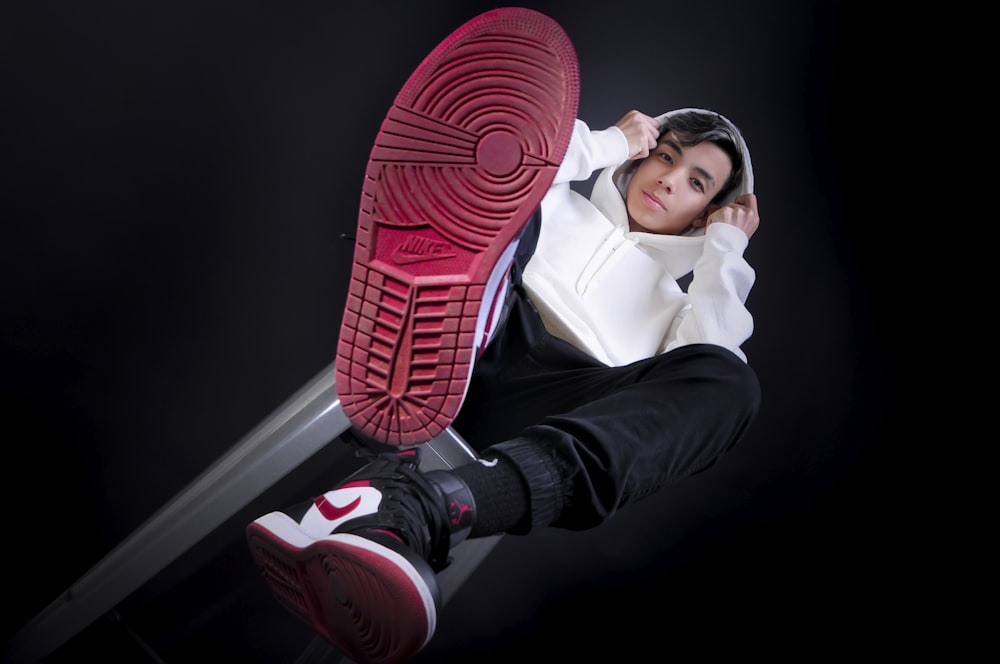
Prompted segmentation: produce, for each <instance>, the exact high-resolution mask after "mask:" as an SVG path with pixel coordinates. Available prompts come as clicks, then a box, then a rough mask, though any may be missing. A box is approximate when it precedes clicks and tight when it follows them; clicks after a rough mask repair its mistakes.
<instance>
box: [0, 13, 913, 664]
mask: <svg viewBox="0 0 1000 664" xmlns="http://www.w3.org/2000/svg"><path fill="white" fill-rule="evenodd" d="M521 4H523V5H524V6H529V7H533V8H536V9H539V10H541V11H544V12H546V13H548V14H549V15H551V16H552V17H553V18H555V19H556V20H558V21H559V22H560V23H561V24H562V25H563V26H564V28H565V29H566V30H567V32H568V33H569V35H570V37H571V39H572V40H573V41H574V43H575V44H576V47H577V51H578V55H579V60H580V66H581V80H582V93H581V99H580V116H581V117H582V118H584V119H585V120H587V121H588V122H589V123H590V124H591V125H592V126H595V127H602V126H608V125H610V124H612V123H614V122H615V121H616V120H617V119H618V118H619V117H620V116H621V115H623V114H624V113H625V112H626V111H628V110H629V109H632V108H637V109H640V110H643V111H645V112H647V113H650V114H654V115H655V114H658V113H660V112H663V111H665V110H668V109H672V108H678V107H683V106H701V107H708V108H713V109H716V110H718V111H720V112H722V113H724V114H725V115H727V116H728V117H730V118H731V119H732V120H734V121H735V122H736V123H737V124H738V125H740V127H741V128H742V129H743V130H744V133H745V134H746V136H747V138H748V141H749V143H750V147H751V150H752V153H753V161H754V168H755V171H756V181H757V187H756V192H757V194H758V196H759V201H760V209H761V214H762V224H761V227H760V230H759V231H758V233H757V234H756V235H755V236H754V238H753V241H752V243H751V246H750V249H749V251H748V253H747V256H748V258H749V260H750V261H751V263H752V264H753V265H754V266H755V268H756V269H757V275H758V277H757V283H756V285H755V286H754V289H753V291H752V293H751V295H750V299H749V306H750V308H751V310H752V311H753V313H754V314H755V319H756V331H755V334H754V336H753V338H752V339H751V340H750V341H749V342H748V343H747V344H746V346H745V349H746V351H747V353H748V355H749V358H750V363H751V365H752V366H754V367H755V368H756V370H757V371H758V373H759V375H760V379H761V383H762V386H763V395H764V406H763V411H762V413H761V416H760V419H759V420H758V422H757V424H756V426H755V427H754V429H753V430H752V431H751V432H750V434H749V436H748V437H747V438H746V439H745V440H744V442H743V443H742V445H741V446H739V447H738V448H737V449H736V450H735V451H734V452H733V453H732V454H731V455H730V456H728V457H727V458H725V459H724V460H723V461H721V462H720V463H719V464H718V465H717V466H716V467H715V468H713V469H712V470H711V471H710V472H708V473H705V474H704V475H701V476H698V477H695V478H692V479H690V480H687V481H685V482H682V483H680V484H679V485H677V486H676V487H674V488H672V489H671V490H668V491H664V492H663V493H662V494H660V495H658V496H656V497H654V498H651V499H649V500H648V501H646V502H645V503H641V504H638V505H635V506H633V507H630V508H629V509H627V510H625V511H623V512H622V513H621V514H620V516H619V518H617V519H616V520H614V521H613V522H612V523H610V524H608V525H607V526H606V527H604V528H601V529H598V530H595V531H591V532H587V533H564V532H558V531H545V532H539V533H536V534H533V535H531V536H529V537H524V538H515V537H507V538H505V539H504V540H503V541H502V542H501V544H500V545H499V547H498V548H497V550H496V551H495V552H494V553H493V554H492V555H491V556H490V557H489V558H488V559H487V560H486V562H485V563H484V564H483V566H482V567H481V568H480V570H479V571H478V572H477V574H476V575H475V577H474V578H473V579H471V580H470V581H469V582H468V583H467V584H466V586H465V587H464V588H463V589H462V591H461V592H460V594H459V595H458V596H457V597H456V598H455V600H454V601H453V602H452V603H451V604H449V606H448V607H447V608H446V609H445V610H444V612H443V613H442V615H441V619H440V625H439V629H438V634H437V636H436V637H435V640H434V641H433V642H432V643H431V645H430V646H429V648H428V650H427V652H426V653H425V654H424V655H422V658H423V659H424V660H425V661H444V660H445V659H446V654H450V655H453V656H455V657H463V658H464V657H472V656H476V657H478V658H479V660H478V661H485V658H486V657H487V654H488V653H489V654H492V655H495V656H497V658H498V659H503V658H505V657H508V656H514V655H525V656H527V655H526V654H530V653H536V654H537V653H548V652H558V651H557V650H552V649H561V652H562V654H563V655H569V656H572V655H579V656H581V657H583V656H598V657H605V658H611V659H612V660H613V661H630V660H633V659H639V658H640V653H648V652H659V653H662V655H663V657H662V659H664V660H665V659H667V658H668V657H670V656H671V654H672V653H675V652H678V651H679V650H680V649H683V648H692V647H694V646H695V645H696V644H699V643H705V644H706V645H710V646H711V647H710V648H709V652H711V649H712V648H721V647H723V646H733V647H739V649H740V650H741V651H742V652H744V653H756V654H758V655H767V654H775V653H778V652H788V653H790V654H791V653H795V652H797V649H798V648H801V647H802V646H798V645H794V644H795V643H801V638H802V637H804V636H806V637H809V638H808V643H810V644H811V646H810V647H815V648H822V649H830V648H837V647H844V648H845V649H850V648H851V647H852V646H853V645H854V644H855V642H856V641H855V640H856V639H862V638H868V637H870V636H871V635H872V634H875V633H877V632H878V631H879V630H880V629H881V627H879V624H880V622H881V616H882V614H883V612H884V610H885V606H886V604H887V603H888V602H890V601H896V600H898V599H899V597H898V595H897V594H896V592H897V591H896V588H895V585H894V579H895V573H894V572H893V567H892V565H891V561H890V560H889V554H888V549H887V548H886V545H887V544H888V543H889V542H890V541H891V535H890V529H889V528H887V526H886V523H887V522H889V521H891V519H887V518H886V514H887V512H888V510H889V506H888V505H887V504H886V502H885V501H884V500H883V496H884V495H885V493H886V492H885V491H884V490H883V489H882V486H883V485H882V480H881V479H880V475H879V473H880V472H881V471H882V470H883V467H884V464H883V463H882V462H883V461H884V460H885V448H884V442H885V440H886V438H887V436H888V432H889V429H890V421H891V419H892V417H893V415H894V412H895V407H896V403H895V386H894V384H893V380H892V375H893V368H892V366H891V363H890V361H889V358H888V355H887V354H886V353H885V349H884V347H883V338H882V337H883V335H882V329H883V326H884V322H885V318H886V316H887V314H885V313H884V309H881V308H879V300H878V298H877V297H876V291H875V283H876V281H875V279H876V275H877V274H878V271H877V270H876V269H875V261H874V260H873V259H872V257H871V256H870V252H868V251H867V250H866V249H865V247H867V246H869V245H868V242H869V241H870V239H871V238H872V236H873V233H877V229H874V228H873V227H872V224H871V223H870V220H869V219H868V218H866V217H865V216H864V215H860V214H856V213H855V211H856V210H857V209H858V208H857V206H855V205H853V204H852V202H851V201H850V200H849V199H850V193H851V189H849V188H848V187H850V186H851V185H853V184H856V183H852V182H849V181H848V180H847V179H846V177H845V173H844V172H842V168H841V167H842V165H843V160H844V158H845V157H844V155H845V154H847V153H849V152H850V150H851V147H850V146H851V145H852V144H856V141H857V137H856V135H855V134H854V133H853V131H852V129H851V127H850V126H849V125H847V124H846V122H845V120H844V118H845V117H847V115H846V114H845V111H846V110H847V109H849V108H850V107H851V105H852V104H853V103H855V101H856V97H857V95H856V94H854V91H855V87H854V86H855V84H856V83H857V81H858V80H859V79H858V78H856V77H855V76H856V74H857V73H858V70H860V69H863V67H864V65H863V61H864V57H863V48H864V45H865V44H866V43H867V42H866V34H865V33H864V31H863V30H859V28H858V23H857V22H856V21H855V20H854V17H855V13H854V12H853V11H848V7H847V5H844V4H842V3H834V2H826V1H824V0H806V1H793V0H762V1H761V2H755V3H749V2H742V1H740V0H716V1H715V2H711V3H669V2H647V1H645V0H643V1H639V2H632V3H611V4H608V3H604V4H601V5H597V6H588V5H587V3H579V2H573V1H569V0H566V1H551V2H525V3H521ZM493 6H496V4H495V3H485V2H470V1H467V0H466V1H458V0H454V1H449V2H433V3H432V2H426V3H424V2H367V3H349V4H348V3H339V2H320V1H309V2H287V3H277V2H264V1H261V0H246V1H241V2H223V1H199V2H190V1H187V0H174V1H172V2H146V3H134V2H125V1H121V2H107V1H101V2H90V3H62V4H60V3H37V2H8V3H5V4H4V6H3V7H2V8H0V67H2V69H0V75H2V76H3V80H2V85H3V87H2V95H3V97H2V99H3V102H2V110H0V113H2V116H0V119H2V124H0V127H2V129H0V132H2V133H0V140H2V143H0V150H2V162H0V168H2V169H3V170H2V172H0V192H2V200H0V205H2V207H0V217H2V219H3V229H4V233H3V236H2V239H0V258H2V265H0V269H2V273H0V295H2V302H0V304H2V307H0V311H2V313H3V326H2V328H0V367H2V369H0V370H2V376H0V390H2V392H0V408H2V409H3V410H2V417H3V422H4V424H5V431H4V441H5V443H6V448H7V450H8V457H7V460H6V462H5V463H4V467H5V468H6V469H7V472H6V473H5V476H6V477H7V480H8V481H6V482H4V506H5V508H6V509H5V511H4V512H5V517H4V527H3V532H4V541H5V543H6V546H5V549H7V551H6V555H7V561H8V562H7V567H8V569H9V570H10V571H11V573H10V576H11V577H15V576H16V577H17V578H18V580H19V581H20V583H18V584H14V585H12V586H11V587H10V588H8V590H7V592H6V593H5V597H6V599H7V601H6V602H5V604H6V611H5V614H6V615H7V616H8V619H6V620H7V629H6V630H5V635H6V634H11V633H13V632H15V631H16V630H17V629H18V628H19V627H20V626H21V625H23V624H24V622H25V621H27V620H28V619H29V618H31V617H32V616H34V615H35V614H36V613H37V612H38V611H40V610H42V609H43V608H44V607H45V606H46V605H47V604H48V603H49V602H51V601H52V600H54V599H55V598H56V597H57V596H58V595H59V593H60V592H62V591H63V590H64V589H66V588H67V587H68V586H69V585H70V584H71V583H73V581H75V580H76V579H77V578H79V577H80V576H81V575H83V574H84V573H85V572H87V570H88V569H90V568H91V567H92V566H93V565H94V564H95V563H97V562H98V561H99V560H100V559H101V558H102V557H103V556H104V555H105V554H106V553H108V552H109V551H110V550H111V549H112V547H114V545H116V544H117V543H118V542H120V541H121V540H122V539H123V538H125V537H127V536H128V535H129V533H131V532H132V531H133V530H134V529H135V528H137V527H138V526H139V525H140V524H141V523H142V522H143V521H144V520H145V519H146V518H147V517H148V516H150V515H151V514H152V513H153V512H154V511H155V510H156V509H158V508H159V507H160V506H162V505H163V504H164V503H165V502H166V501H167V500H169V499H170V498H171V497H172V496H174V495H175V494H176V493H177V492H179V491H181V490H182V489H183V488H184V487H185V486H186V485H187V483H188V482H190V481H191V480H192V479H194V478H195V477H196V476H197V475H198V473H200V472H201V471H202V470H203V469H204V468H206V467H207V466H208V465H209V464H210V463H211V462H213V461H214V460H216V459H217V458H219V457H220V456H221V455H223V454H224V453H225V452H226V451H227V450H229V449H230V448H231V447H232V446H233V445H234V444H235V443H236V442H237V441H238V440H240V439H241V438H242V437H243V436H244V435H245V434H246V433H247V432H248V431H250V430H251V428H252V427H254V426H255V425H256V424H258V423H259V422H261V421H262V420H263V419H264V418H266V417H267V416H268V415H269V414H270V413H271V412H272V411H273V409H274V408H276V407H277V406H278V405H279V404H281V403H282V402H284V401H285V399H286V398H288V397H289V396H290V395H291V394H292V393H293V392H295V391H296V390H298V389H299V388H300V387H301V386H302V385H303V384H304V383H305V382H306V381H308V380H309V379H310V378H312V377H313V376H315V375H317V374H318V373H319V372H320V371H322V370H323V369H324V368H325V367H327V366H328V364H329V363H330V362H332V360H333V357H334V352H335V347H336V340H337V333H338V325H339V321H340V316H341V308H342V305H343V299H344V293H345V287H346V281H347V277H348V274H349V269H350V256H351V246H350V241H349V240H345V239H343V238H342V237H341V236H342V235H343V234H347V235H350V234H352V233H353V231H354V225H355V221H356V214H357V209H358V202H359V196H360V190H361V184H362V175H363V172H364V168H365V165H366V162H367V158H368V153H369V150H370V148H371V140H372V139H373V138H374V136H375V134H376V132H377V130H378V127H379V124H380V123H381V121H382V119H383V117H384V114H385V112H386V110H387V109H388V107H389V105H390V104H391V103H392V100H393V98H394V97H395V95H396V93H397V91H398V89H399V87H400V85H401V84H402V83H403V82H404V81H405V80H406V77H407V76H408V75H409V74H410V72H411V71H412V69H413V68H414V67H415V66H416V65H417V64H418V63H419V62H420V60H421V59H422V58H423V57H424V55H425V54H426V53H427V52H429V50H430V49H431V48H432V47H433V46H434V45H436V43H437V42H438V41H439V40H440V39H442V38H443V37H445V36H446V35H447V34H448V33H450V32H451V31H452V30H453V29H455V28H456V27H458V26H459V25H460V24H461V23H462V22H464V21H465V20H467V19H469V18H471V17H472V16H474V15H475V14H478V13H479V12H481V11H483V10H485V9H489V8H491V7H493ZM848 50H850V51H851V52H852V53H853V57H852V58H851V59H850V63H849V60H848V58H847V57H846V53H847V51H848ZM859 51H861V52H862V57H861V61H862V64H857V65H855V64H853V63H856V62H857V61H858V52H859ZM316 473H317V474H319V475H323V474H324V473H327V474H328V475H327V476H323V478H322V480H321V481H322V482H329V483H333V482H334V481H335V480H337V479H339V477H335V475H336V474H337V473H336V469H335V468H333V467H332V466H331V467H330V468H329V469H326V468H324V469H321V470H319V471H316ZM292 484H294V483H292ZM307 489H309V490H310V491H311V487H306V486H294V485H285V486H283V487H282V488H281V490H280V491H279V492H278V493H276V494H272V495H270V496H268V499H269V500H271V501H274V502H275V503H276V501H278V500H286V499H289V500H290V499H295V500H298V499H299V498H304V497H307ZM309 495H311V494H309ZM282 505H283V503H277V504H272V503H268V504H265V503H264V502H263V501H262V502H261V503H260V504H257V505H255V506H253V507H254V508H256V509H258V510H259V511H260V512H263V511H268V510H270V509H273V508H277V507H281V506H282ZM255 515H256V513H247V514H243V515H241V516H242V517H246V518H247V519H252V518H253V516H255ZM242 523H243V522H239V523H235V522H234V523H232V524H229V525H228V526H227V529H224V532H221V533H220V534H218V535H217V539H218V542H217V543H216V544H215V546H214V547H211V548H209V549H208V550H207V553H206V554H205V556H204V560H200V561H198V562H196V563H192V564H191V565H190V567H189V568H187V570H186V573H185V574H179V575H178V577H180V579H181V580H179V581H177V580H174V581H171V582H170V583H167V582H163V583H161V584H159V586H158V587H157V588H155V589H145V590H144V592H143V593H140V597H138V598H132V599H131V600H130V601H131V604H128V603H126V605H125V606H124V607H122V608H121V611H122V615H123V616H124V619H125V620H126V622H127V623H128V624H129V625H130V627H129V628H130V629H134V630H135V632H137V633H138V634H139V635H140V637H141V638H142V639H144V641H145V642H146V643H147V644H149V646H150V648H151V649H152V650H155V651H156V652H158V653H159V656H161V657H163V658H164V659H165V660H166V661H170V660H171V659H175V660H177V661H193V659H192V658H193V655H192V654H191V653H202V654H203V655H207V654H215V655H217V656H218V657H219V658H222V659H227V660H232V661H261V662H277V661H295V658H296V657H297V656H299V654H300V653H301V652H302V650H303V648H304V647H305V644H307V643H308V642H309V633H308V632H307V631H306V630H305V629H304V628H301V626H299V625H298V624H297V623H294V621H292V619H291V618H290V617H288V616H287V615H286V614H284V613H283V612H281V611H280V610H278V609H276V608H275V607H274V606H273V605H272V603H271V600H270V598H269V597H267V596H265V594H264V592H263V588H262V587H261V584H260V581H259V579H257V578H256V576H255V573H254V571H253V570H252V568H251V566H250V561H249V555H248V554H247V553H246V551H245V549H244V548H243V546H242V543H241V542H239V541H238V540H239V537H240V536H241V535H240V532H241V528H242ZM873 569H874V570H878V573H877V580H876V581H873V580H872V578H871V576H870V575H871V572H872V570H873ZM198 570H202V571H200V572H199V571H198ZM187 574H190V575H192V577H191V578H190V579H189V578H188V576H187ZM175 581H176V584H177V585H176V586H175V585H174V582H175ZM793 635H797V638H798V639H799V640H798V641H796V640H795V639H792V638H791V637H792V636H793ZM97 638H98V637H96V636H95V637H93V639H94V640H95V641H94V642H93V643H91V642H90V641H87V640H86V639H83V640H81V641H80V642H79V643H76V642H74V643H72V644H70V646H68V647H67V648H68V653H69V654H66V655H64V657H65V659H67V660H71V659H72V658H73V657H74V656H75V655H76V653H77V652H91V653H96V652H105V653H106V652H108V649H109V648H110V647H111V646H108V645H107V644H103V645H101V646H97V645H96V643H97V641H96V639H97ZM113 640H114V639H113V638H112V642H113ZM63 652H67V650H65V649H64V651H63ZM145 656H149V653H148V652H147V653H144V655H143V656H142V657H138V661H142V658H143V657H145ZM658 659H659V658H657V660H658Z"/></svg>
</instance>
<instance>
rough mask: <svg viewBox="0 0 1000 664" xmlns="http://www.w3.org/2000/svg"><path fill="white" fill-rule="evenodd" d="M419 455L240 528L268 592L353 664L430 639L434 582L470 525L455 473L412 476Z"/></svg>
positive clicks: (386, 463)
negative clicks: (286, 510)
mask: <svg viewBox="0 0 1000 664" xmlns="http://www.w3.org/2000/svg"><path fill="white" fill-rule="evenodd" d="M419 463H420V450H419V449H409V450H403V451H401V452H399V453H391V454H390V453H386V454H382V455H380V456H378V457H377V458H376V459H375V460H374V461H372V462H371V463H369V464H368V465H366V466H364V467H363V468H361V470H359V471H358V472H357V473H355V474H354V475H352V476H351V477H350V478H348V480H347V481H345V482H344V483H343V484H341V485H340V486H339V487H338V488H336V489H334V490H332V491H328V492H326V493H325V494H323V495H322V496H319V497H317V498H315V499H314V500H313V501H311V502H309V503H306V504H303V505H301V506H299V507H298V508H296V509H295V510H290V511H288V512H283V511H278V512H271V513H270V514H265V515H264V516H262V517H260V518H258V519H257V520H255V521H254V522H253V523H251V524H250V525H249V526H247V531H246V534H247V541H248V543H249V546H250V552H251V555H252V556H253V559H254V562H255V563H256V565H257V567H258V569H259V570H260V572H261V573H262V574H263V576H264V580H265V582H266V584H267V587H268V588H269V590H270V591H271V594H272V595H273V596H274V597H275V598H276V599H277V600H278V602H279V603H280V604H281V605H282V606H283V607H284V608H285V609H286V610H287V611H289V612H290V613H291V614H292V615H294V616H295V617H296V618H298V619H299V620H300V621H302V622H303V623H305V624H306V625H308V626H309V627H311V628H312V629H313V630H314V631H315V632H317V633H318V634H320V635H321V636H322V637H324V638H325V639H326V640H327V641H329V642H330V643H331V644H332V645H334V646H335V647H336V648H337V649H338V650H339V651H340V652H341V653H342V654H343V655H345V656H347V657H348V658H350V659H351V660H353V661H354V662H357V663H358V664H374V663H376V662H377V663H382V664H386V663H390V662H403V661H406V660H407V659H409V658H410V657H412V656H413V655H414V654H416V653H417V652H419V651H420V650H421V649H422V648H423V647H424V646H425V645H426V644H427V642H428V641H429V640H430V638H431V637H432V636H433V634H434V629H435V627H436V624H437V612H438V609H439V608H440V604H441V594H440V590H439V588H438V584H437V580H436V577H435V573H436V572H438V571H440V570H442V569H444V568H445V567H447V565H448V564H449V562H450V559H449V557H448V553H449V550H450V548H451V547H452V546H454V545H455V544H457V543H459V542H460V541H461V540H463V539H465V537H466V536H467V535H468V533H469V530H470V529H471V528H472V524H473V522H474V519H475V504H474V502H473V499H472V495H471V493H470V492H469V490H468V487H467V486H466V485H465V483H464V482H462V481H461V480H460V479H458V478H457V477H456V476H455V475H453V474H452V473H449V472H447V471H443V470H433V471H429V472H427V473H422V472H421V471H419V470H418V466H419Z"/></svg>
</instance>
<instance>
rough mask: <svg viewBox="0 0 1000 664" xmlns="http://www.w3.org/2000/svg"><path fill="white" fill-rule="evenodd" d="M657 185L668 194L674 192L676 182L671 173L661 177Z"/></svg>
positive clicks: (657, 179) (657, 180)
mask: <svg viewBox="0 0 1000 664" xmlns="http://www.w3.org/2000/svg"><path fill="white" fill-rule="evenodd" d="M656 183H657V184H658V185H660V186H661V187H663V188H664V189H666V190H667V192H672V191H673V189H674V181H673V178H672V177H671V175H670V173H669V172H665V173H664V174H663V175H661V176H660V177H658V178H656Z"/></svg>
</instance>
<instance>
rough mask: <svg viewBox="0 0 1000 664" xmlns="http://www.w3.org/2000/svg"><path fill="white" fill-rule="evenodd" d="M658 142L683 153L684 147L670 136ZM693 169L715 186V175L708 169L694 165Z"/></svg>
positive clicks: (678, 152)
mask: <svg viewBox="0 0 1000 664" xmlns="http://www.w3.org/2000/svg"><path fill="white" fill-rule="evenodd" d="M660 144H661V145H666V146H669V147H671V148H673V149H674V151H676V152H677V154H679V155H682V156H683V155H684V148H682V147H681V144H680V143H678V142H677V141H675V140H674V139H672V138H664V139H663V140H661V141H660ZM694 170H695V172H697V173H700V174H701V176H702V177H703V178H705V179H706V180H708V181H709V183H710V185H711V186H715V177H714V176H713V175H712V174H711V173H709V172H708V171H706V170H705V169H704V168H702V167H701V166H695V167H694Z"/></svg>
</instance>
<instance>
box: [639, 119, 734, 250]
mask: <svg viewBox="0 0 1000 664" xmlns="http://www.w3.org/2000/svg"><path fill="white" fill-rule="evenodd" d="M731 170H732V162H731V161H730V159H729V155H727V154H726V153H725V152H723V150H722V148H720V147H719V146H718V145H715V144H714V143H708V142H705V143H699V144H698V145H695V146H692V147H689V148H684V147H681V144H680V143H679V142H677V140H676V139H675V138H674V135H673V132H667V133H666V134H664V135H663V137H661V138H660V142H659V144H658V145H657V146H656V149H654V150H653V152H651V153H650V155H649V156H648V157H646V158H645V159H643V160H642V162H641V163H640V164H639V166H638V167H637V168H636V170H635V173H633V174H632V179H631V180H630V181H629V184H628V188H627V189H626V192H625V205H626V207H627V208H628V216H629V230H632V231H644V232H647V233H659V234H661V235H680V234H682V233H684V232H686V231H687V230H689V229H690V228H691V227H692V226H695V227H698V226H704V225H705V216H706V215H704V214H703V213H704V212H705V210H706V208H707V207H708V204H709V202H710V201H711V200H712V199H713V198H714V197H715V195H716V194H717V193H718V192H719V190H720V189H721V188H722V186H723V185H724V184H725V182H726V179H727V178H728V177H729V173H730V171H731Z"/></svg>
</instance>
